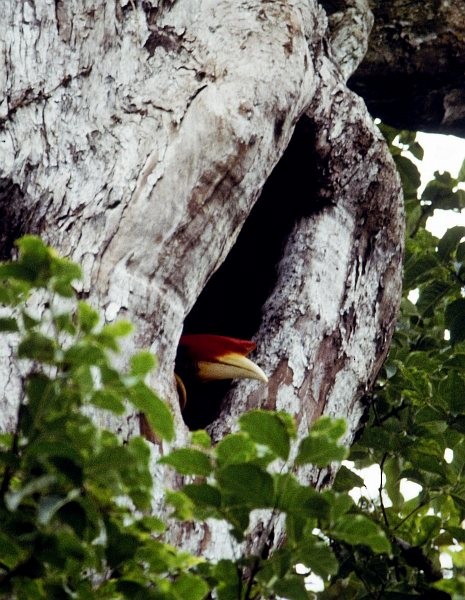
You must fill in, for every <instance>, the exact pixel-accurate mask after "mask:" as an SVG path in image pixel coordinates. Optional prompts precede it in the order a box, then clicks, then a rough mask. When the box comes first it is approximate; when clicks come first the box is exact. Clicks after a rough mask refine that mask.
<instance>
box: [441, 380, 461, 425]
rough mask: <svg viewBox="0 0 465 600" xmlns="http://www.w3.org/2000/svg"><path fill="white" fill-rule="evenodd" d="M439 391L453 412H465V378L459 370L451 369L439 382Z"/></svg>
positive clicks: (454, 413)
mask: <svg viewBox="0 0 465 600" xmlns="http://www.w3.org/2000/svg"><path fill="white" fill-rule="evenodd" d="M439 393H440V394H441V396H442V397H443V398H444V400H445V401H446V402H447V404H448V406H449V409H450V411H451V414H452V415H454V416H456V415H458V414H463V413H465V379H464V378H463V377H462V375H461V374H460V373H458V372H457V371H450V372H449V373H448V374H447V376H446V378H445V379H443V380H442V381H441V382H440V383H439Z"/></svg>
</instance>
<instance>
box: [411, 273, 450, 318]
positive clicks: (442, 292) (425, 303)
mask: <svg viewBox="0 0 465 600" xmlns="http://www.w3.org/2000/svg"><path fill="white" fill-rule="evenodd" d="M452 290H453V285H452V284H451V283H450V282H448V281H442V280H440V279H438V280H434V281H432V282H431V283H429V284H427V285H426V286H425V287H423V288H422V289H421V290H420V295H419V297H418V301H417V304H416V306H417V309H418V311H419V313H420V314H421V315H422V316H423V317H432V316H433V314H434V311H435V309H436V308H437V306H438V304H439V303H440V302H441V300H443V299H444V298H445V297H446V295H447V294H448V293H449V292H451V291H452Z"/></svg>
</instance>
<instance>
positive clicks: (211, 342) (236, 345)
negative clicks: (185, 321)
mask: <svg viewBox="0 0 465 600" xmlns="http://www.w3.org/2000/svg"><path fill="white" fill-rule="evenodd" d="M179 345H180V346H181V347H182V348H185V349H186V351H187V352H188V353H189V354H190V355H192V356H195V358H196V360H203V361H215V360H218V359H219V358H221V357H222V356H225V355H226V354H241V355H242V356H247V354H250V353H251V352H252V350H255V346H256V344H255V342H250V341H248V340H239V339H237V338H232V337H227V336H223V335H211V334H203V333H202V334H188V335H183V336H182V337H181V339H180V340H179Z"/></svg>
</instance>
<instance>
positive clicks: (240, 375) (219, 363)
mask: <svg viewBox="0 0 465 600" xmlns="http://www.w3.org/2000/svg"><path fill="white" fill-rule="evenodd" d="M179 347H180V348H181V349H182V350H183V351H184V353H185V354H186V355H187V356H188V357H189V358H190V360H191V361H192V363H193V364H195V367H196V375H197V377H198V378H199V379H201V380H203V381H209V380H210V381H211V380H218V379H258V380H259V381H263V382H264V383H267V382H268V377H267V376H266V375H265V373H264V372H263V371H262V369H261V368H260V367H259V366H258V365H256V364H255V363H254V362H253V361H251V360H250V359H249V358H247V354H250V352H252V350H254V349H255V343H254V342H250V341H248V340H239V339H237V338H231V337H227V336H223V335H212V334H190V335H183V336H182V337H181V339H180V341H179Z"/></svg>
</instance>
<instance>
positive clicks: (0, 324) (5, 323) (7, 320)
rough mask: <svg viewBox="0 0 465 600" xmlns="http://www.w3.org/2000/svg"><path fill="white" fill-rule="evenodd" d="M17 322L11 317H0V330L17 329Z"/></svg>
mask: <svg viewBox="0 0 465 600" xmlns="http://www.w3.org/2000/svg"><path fill="white" fill-rule="evenodd" d="M18 330H19V328H18V322H17V321H16V319H14V318H13V317H0V332H3V331H18Z"/></svg>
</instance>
